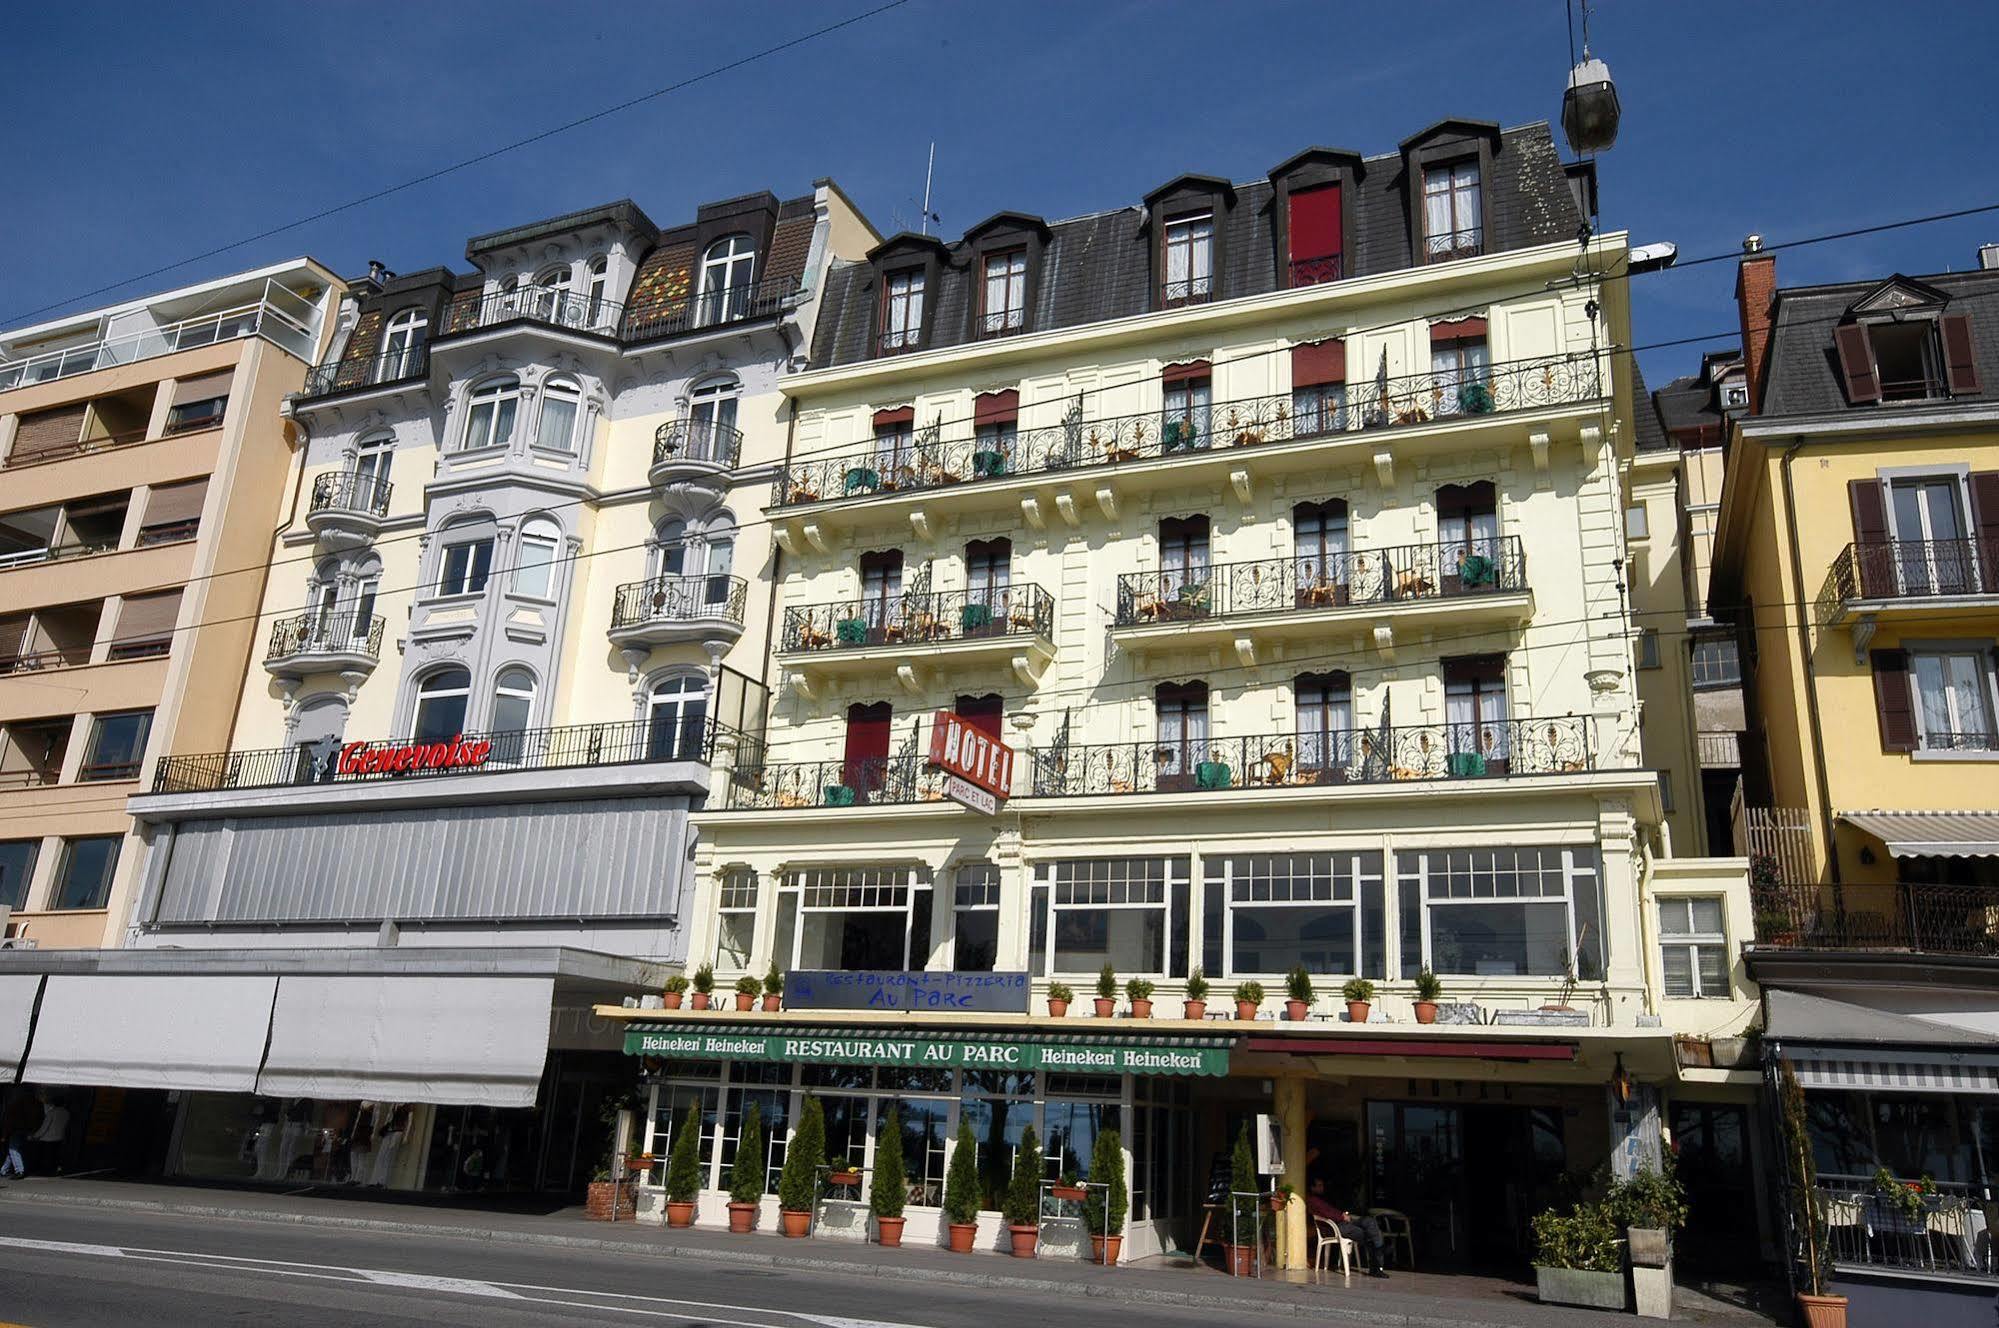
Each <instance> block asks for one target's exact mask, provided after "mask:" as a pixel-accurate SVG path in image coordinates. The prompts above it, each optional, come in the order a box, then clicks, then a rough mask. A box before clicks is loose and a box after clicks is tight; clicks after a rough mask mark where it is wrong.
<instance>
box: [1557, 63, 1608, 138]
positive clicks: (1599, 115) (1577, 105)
mask: <svg viewBox="0 0 1999 1328" xmlns="http://www.w3.org/2000/svg"><path fill="white" fill-rule="evenodd" d="M1620 114H1621V110H1620V108H1619V106H1618V104H1617V85H1616V84H1614V83H1612V82H1611V81H1610V66H1609V65H1607V64H1605V63H1604V62H1603V61H1601V60H1599V59H1597V58H1596V57H1595V56H1593V55H1588V54H1585V55H1584V57H1583V60H1582V63H1581V64H1579V65H1577V66H1576V67H1575V68H1574V69H1571V70H1570V71H1569V90H1568V91H1567V92H1565V93H1563V94H1562V133H1563V134H1564V135H1566V136H1567V138H1568V140H1569V147H1570V148H1571V149H1573V150H1574V151H1575V153H1576V155H1577V156H1582V155H1583V154H1584V153H1589V152H1601V151H1603V150H1604V149H1605V148H1607V147H1609V146H1610V145H1611V144H1613V143H1615V142H1617V121H1618V118H1619V116H1620Z"/></svg>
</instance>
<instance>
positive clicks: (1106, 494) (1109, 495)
mask: <svg viewBox="0 0 1999 1328" xmlns="http://www.w3.org/2000/svg"><path fill="white" fill-rule="evenodd" d="M1097 510H1098V511H1100V512H1102V513H1103V514H1104V515H1105V516H1106V517H1107V518H1109V519H1110V520H1112V521H1115V520H1117V489H1116V488H1114V487H1112V486H1111V485H1108V484H1104V485H1099V486H1098V488H1097Z"/></svg>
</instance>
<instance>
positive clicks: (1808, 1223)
mask: <svg viewBox="0 0 1999 1328" xmlns="http://www.w3.org/2000/svg"><path fill="white" fill-rule="evenodd" d="M1777 1114H1778V1118H1779V1120H1780V1122H1781V1124H1782V1129H1781V1131H1780V1133H1781V1134H1782V1136H1783V1144H1784V1168H1785V1171H1786V1172H1787V1173H1788V1175H1787V1177H1786V1179H1787V1180H1788V1181H1789V1182H1790V1183H1789V1184H1788V1185H1787V1186H1786V1187H1785V1195H1784V1198H1785V1204H1786V1207H1787V1209H1788V1210H1789V1211H1788V1212H1787V1213H1786V1216H1787V1217H1788V1218H1789V1226H1790V1231H1791V1240H1792V1242H1793V1246H1794V1251H1795V1253H1796V1256H1797V1259H1798V1265H1799V1266H1798V1277H1797V1280H1796V1282H1795V1283H1794V1284H1793V1285H1794V1286H1795V1288H1796V1290H1797V1295H1798V1313H1799V1316H1800V1317H1801V1318H1803V1319H1804V1321H1805V1326H1806V1328H1846V1297H1845V1296H1839V1295H1828V1294H1827V1291H1826V1285H1827V1283H1828V1281H1830V1279H1831V1277H1832V1251H1831V1250H1830V1248H1828V1246H1827V1236H1828V1234H1829V1233H1828V1232H1827V1230H1826V1217H1825V1210H1824V1209H1823V1208H1822V1207H1821V1206H1820V1204H1819V1168H1818V1162H1817V1160H1816V1159H1815V1158H1814V1157H1813V1155H1812V1139H1811V1133H1810V1130H1809V1128H1808V1127H1807V1125H1806V1118H1805V1090H1804V1088H1803V1087H1802V1086H1801V1085H1800V1084H1799V1083H1798V1076H1797V1073H1796V1072H1795V1071H1794V1070H1792V1069H1791V1062H1790V1061H1789V1060H1788V1059H1785V1060H1780V1061H1778V1062H1777Z"/></svg>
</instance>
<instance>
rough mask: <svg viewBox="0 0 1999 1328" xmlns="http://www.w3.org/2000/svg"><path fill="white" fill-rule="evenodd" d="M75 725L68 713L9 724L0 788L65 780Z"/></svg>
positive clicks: (0, 752)
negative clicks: (63, 772) (70, 742)
mask: <svg viewBox="0 0 1999 1328" xmlns="http://www.w3.org/2000/svg"><path fill="white" fill-rule="evenodd" d="M74 728H75V721H74V720H73V719H71V718H69V717H68V716H63V717H61V718H56V719H17V720H14V721H13V722H12V723H10V724H8V725H7V727H6V730H5V738H6V741H5V743H4V744H0V787H9V788H20V787H33V786H35V785H38V784H53V783H55V782H56V781H57V780H59V779H61V778H62V767H63V761H64V760H65V759H66V758H67V757H68V755H69V735H70V733H71V731H72V730H73V729H74Z"/></svg>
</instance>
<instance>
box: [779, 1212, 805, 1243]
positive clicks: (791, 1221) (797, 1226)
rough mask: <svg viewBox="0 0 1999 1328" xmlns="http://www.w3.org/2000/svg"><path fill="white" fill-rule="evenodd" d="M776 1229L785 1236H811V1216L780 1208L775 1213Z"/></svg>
mask: <svg viewBox="0 0 1999 1328" xmlns="http://www.w3.org/2000/svg"><path fill="white" fill-rule="evenodd" d="M777 1222H778V1228H779V1229H780V1230H781V1231H783V1232H784V1234H785V1235H787V1236H793V1237H797V1236H807V1235H810V1234H812V1214H811V1213H810V1212H798V1211H795V1210H793V1209H790V1208H780V1209H778V1212H777Z"/></svg>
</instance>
